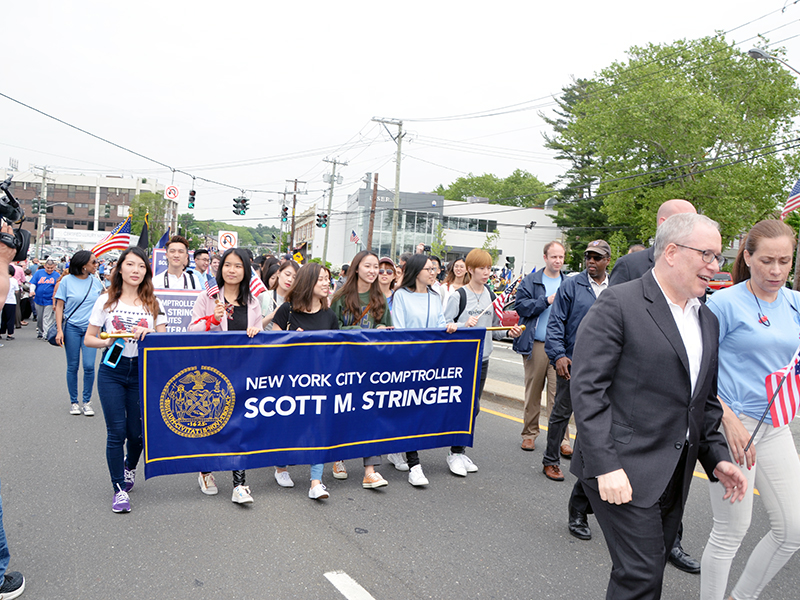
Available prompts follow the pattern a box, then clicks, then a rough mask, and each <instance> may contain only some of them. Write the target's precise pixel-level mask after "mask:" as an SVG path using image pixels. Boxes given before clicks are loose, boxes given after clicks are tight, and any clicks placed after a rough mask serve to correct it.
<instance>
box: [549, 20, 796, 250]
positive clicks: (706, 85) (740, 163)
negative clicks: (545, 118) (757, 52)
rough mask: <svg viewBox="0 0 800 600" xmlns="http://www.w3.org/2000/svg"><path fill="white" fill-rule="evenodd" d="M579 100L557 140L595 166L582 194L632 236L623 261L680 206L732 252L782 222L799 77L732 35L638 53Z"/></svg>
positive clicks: (583, 90) (584, 88)
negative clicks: (700, 217) (662, 209)
mask: <svg viewBox="0 0 800 600" xmlns="http://www.w3.org/2000/svg"><path fill="white" fill-rule="evenodd" d="M771 52H775V50H771ZM778 52H779V51H778ZM579 92H580V93H577V94H576V97H575V98H573V99H572V103H571V104H570V106H569V116H570V118H569V119H566V120H565V121H564V123H563V124H562V125H563V126H562V127H561V129H560V130H557V129H556V130H555V135H554V136H553V138H552V140H551V141H553V142H556V143H561V144H563V146H564V147H569V148H573V149H579V150H580V151H581V153H582V154H583V155H584V156H585V157H589V159H590V163H589V164H588V165H586V166H585V168H583V169H582V170H581V175H582V176H584V177H585V178H586V182H584V183H581V182H579V181H576V182H574V183H575V184H576V185H578V186H581V187H580V192H581V193H583V195H584V198H588V197H594V198H595V199H596V200H600V204H599V205H594V206H591V207H590V208H589V210H591V211H595V212H597V211H599V212H601V213H602V215H605V217H607V219H608V224H609V225H610V226H614V227H617V228H618V229H616V231H617V232H622V233H623V234H624V235H619V236H615V243H616V245H618V246H620V248H615V251H617V250H622V248H621V247H622V246H624V245H625V244H624V243H623V242H622V240H623V239H624V240H625V241H626V242H632V241H637V240H649V239H650V238H651V237H653V235H654V233H655V227H656V211H657V210H658V207H659V205H660V204H661V203H662V202H664V201H665V200H669V199H671V198H684V199H686V200H689V201H690V202H692V203H693V204H694V205H695V206H696V207H697V209H698V211H699V212H701V213H704V214H706V215H707V216H709V217H711V218H712V219H715V220H716V221H718V222H719V223H720V227H721V230H722V235H723V240H725V241H729V240H731V239H732V238H733V237H735V236H736V235H738V234H739V233H740V232H741V231H743V230H746V229H748V228H749V227H750V226H751V225H752V224H753V223H755V222H756V221H758V220H760V219H762V218H764V217H766V216H769V215H772V214H773V213H774V211H775V208H776V206H777V205H778V204H780V203H782V202H783V201H784V200H785V197H786V190H788V189H789V187H790V186H791V184H792V183H793V181H794V179H795V178H796V177H797V174H796V171H797V169H798V167H799V166H800V155H795V154H781V153H780V150H781V148H782V146H781V145H779V144H780V143H782V142H786V141H787V140H790V139H794V137H795V135H794V134H793V132H792V119H793V118H794V117H795V116H797V114H798V112H799V111H800V92H798V89H797V87H796V85H795V81H794V77H793V76H792V75H791V74H789V73H788V72H787V71H786V70H785V69H783V68H782V67H781V66H780V65H779V64H777V63H776V62H774V61H755V60H752V59H751V58H749V57H748V56H747V55H746V54H744V53H743V52H741V51H740V50H738V49H737V48H735V47H733V46H731V45H729V44H728V43H727V42H726V41H725V40H724V38H723V37H722V36H714V37H707V38H701V39H698V40H693V41H685V40H681V41H677V42H675V43H673V44H670V45H655V44H650V45H647V46H645V47H633V48H631V49H630V50H629V51H628V60H627V61H622V62H615V63H614V64H612V65H611V66H609V67H608V68H606V69H603V70H602V71H601V72H600V73H599V74H598V75H597V76H596V77H594V78H593V79H592V80H589V81H584V82H581V87H580V90H579ZM562 100H563V98H562ZM765 147H766V148H765ZM761 148H764V149H763V150H760V149H761ZM776 151H777V152H776ZM792 171H794V173H792ZM572 193H573V194H574V193H576V191H575V190H573V192H572ZM584 212H586V211H584ZM564 214H567V211H566V210H564ZM583 216H584V217H585V216H587V215H586V214H584V215H583ZM601 220H602V217H598V219H597V221H598V222H599V221H601ZM611 231H614V230H611ZM582 237H583V238H584V239H591V238H594V237H600V236H599V235H592V236H582Z"/></svg>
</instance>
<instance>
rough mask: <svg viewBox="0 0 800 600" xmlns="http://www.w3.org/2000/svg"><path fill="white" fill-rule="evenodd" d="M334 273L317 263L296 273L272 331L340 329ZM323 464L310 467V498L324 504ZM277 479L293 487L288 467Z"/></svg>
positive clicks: (282, 484) (306, 265) (279, 469)
mask: <svg viewBox="0 0 800 600" xmlns="http://www.w3.org/2000/svg"><path fill="white" fill-rule="evenodd" d="M330 288H331V272H330V271H329V270H328V269H326V268H325V267H323V266H322V265H320V264H318V263H307V264H305V265H303V266H302V267H301V268H300V270H299V271H298V272H297V277H296V278H295V280H294V285H293V286H292V288H291V289H290V290H289V293H288V294H287V295H286V302H285V303H284V304H282V305H281V306H279V307H278V310H277V312H276V313H275V318H274V320H273V321H272V330H273V331H320V330H325V329H339V322H338V320H337V319H336V315H335V314H334V312H333V311H332V310H331V309H330V308H328V293H329V292H330ZM324 468H325V465H324V464H323V463H317V464H313V465H311V487H310V488H309V490H308V497H309V498H311V499H312V500H322V499H324V498H327V497H328V496H329V494H328V489H327V488H326V487H325V485H324V484H323V483H322V472H323V470H324ZM275 479H276V480H277V482H278V485H280V486H281V487H293V486H294V482H292V479H291V477H289V472H288V471H287V470H286V467H285V466H283V467H276V468H275Z"/></svg>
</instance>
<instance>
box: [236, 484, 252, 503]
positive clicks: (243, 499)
mask: <svg viewBox="0 0 800 600" xmlns="http://www.w3.org/2000/svg"><path fill="white" fill-rule="evenodd" d="M231 501H232V502H235V503H236V504H252V502H253V497H252V496H251V495H250V488H249V487H248V486H246V485H237V486H236V487H235V488H233V496H231Z"/></svg>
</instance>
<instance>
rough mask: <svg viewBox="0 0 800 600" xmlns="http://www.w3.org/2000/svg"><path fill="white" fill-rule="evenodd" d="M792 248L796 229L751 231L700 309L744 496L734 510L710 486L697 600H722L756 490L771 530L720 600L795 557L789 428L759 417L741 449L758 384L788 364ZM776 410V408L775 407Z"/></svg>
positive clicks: (758, 409)
mask: <svg viewBox="0 0 800 600" xmlns="http://www.w3.org/2000/svg"><path fill="white" fill-rule="evenodd" d="M794 247H795V235H794V230H793V229H792V228H791V227H789V226H788V225H786V224H785V223H783V222H781V221H777V220H766V221H761V222H759V223H756V224H755V225H754V226H753V228H752V229H751V230H750V231H749V232H748V234H747V237H746V238H745V240H744V242H743V243H742V244H741V245H740V246H739V254H738V255H737V257H736V261H735V262H734V264H733V270H732V275H733V281H734V284H735V285H733V286H731V287H729V288H727V289H724V290H721V291H719V292H716V293H715V294H713V295H712V296H711V297H710V298H709V300H708V307H709V308H710V309H711V310H712V312H713V313H714V314H715V315H716V316H717V319H718V320H719V390H718V395H719V399H720V403H721V404H722V410H723V414H722V429H723V433H724V434H725V440H726V441H727V442H728V447H729V449H730V453H731V462H734V463H736V464H737V465H738V466H739V468H740V469H741V471H742V474H743V475H744V476H745V477H746V478H747V493H746V494H745V497H744V499H743V500H742V501H741V502H734V503H731V502H727V501H726V500H725V498H724V497H723V496H724V495H725V493H724V491H723V486H722V484H720V483H718V482H717V483H712V482H709V486H708V487H709V493H710V496H711V508H712V510H713V513H714V524H713V527H712V529H711V535H710V536H709V538H708V543H707V544H706V549H705V551H704V552H703V560H702V563H701V565H702V571H701V577H700V597H701V598H702V599H703V600H722V598H724V597H725V592H726V588H727V584H728V575H729V573H730V568H731V563H732V562H733V559H734V557H735V556H736V553H737V551H738V550H739V547H740V545H741V543H742V540H743V539H744V536H745V534H746V533H747V530H748V528H749V526H750V521H751V519H752V514H753V500H754V498H753V492H752V490H753V489H754V488H757V489H758V493H759V498H760V502H759V505H760V506H763V508H764V509H765V510H766V512H767V515H768V516H769V526H770V529H769V531H768V532H767V534H766V535H765V536H764V537H763V538H762V539H761V541H760V542H759V543H758V544H757V545H756V547H755V548H754V549H753V552H752V553H751V554H750V558H749V559H748V560H747V564H746V565H745V567H744V570H743V571H742V573H741V575H740V576H739V579H738V581H737V582H736V585H735V586H734V588H733V590H732V591H731V592H730V595H729V596H728V597H729V598H734V599H735V600H744V599H746V598H758V597H759V596H760V595H761V592H762V591H763V590H764V588H765V587H766V586H767V584H768V583H769V582H770V580H771V579H772V578H773V577H774V576H775V575H776V574H777V573H778V571H779V570H780V569H781V568H782V567H783V566H784V565H785V564H786V562H787V561H788V560H789V559H790V558H791V557H792V555H793V554H794V553H795V552H796V551H797V550H798V548H800V504H798V501H797V498H798V496H799V495H800V459H798V456H797V448H796V446H795V443H794V439H793V437H792V432H791V431H790V429H789V425H788V423H786V422H781V421H780V417H781V416H782V414H783V413H782V411H776V412H775V413H770V414H768V415H767V417H766V419H765V421H764V423H763V424H762V426H761V428H760V429H759V430H758V433H757V434H756V435H755V438H754V439H753V443H752V445H751V446H750V448H749V449H748V450H747V452H745V450H744V449H745V447H746V446H747V444H748V441H749V440H750V437H751V436H752V435H753V432H754V430H755V427H756V425H757V424H758V421H759V419H760V418H761V416H762V415H763V414H764V412H765V410H766V408H767V403H768V401H769V399H770V396H771V394H768V392H767V390H766V388H765V381H767V380H768V378H769V379H773V378H771V377H769V376H770V374H772V373H776V372H779V371H781V370H782V369H783V368H784V367H786V365H787V364H790V362H791V360H792V357H793V354H794V352H795V349H796V348H797V344H798V337H800V312H798V311H800V293H797V292H795V291H792V290H790V289H788V288H786V287H785V285H786V280H787V278H788V277H789V273H790V271H791V270H792V258H793V257H794ZM720 266H721V265H720ZM794 378H795V375H794V369H791V370H790V372H789V375H788V377H787V379H786V381H785V382H784V383H783V385H784V387H787V388H788V386H790V385H792V386H794V382H793V381H792V382H790V380H792V379H794ZM774 379H777V378H774ZM767 387H769V384H767ZM780 404H781V403H780V399H776V407H777V406H780ZM775 417H778V420H777V421H776V420H775ZM787 420H791V417H789V418H788V419H787ZM756 457H757V458H758V460H756Z"/></svg>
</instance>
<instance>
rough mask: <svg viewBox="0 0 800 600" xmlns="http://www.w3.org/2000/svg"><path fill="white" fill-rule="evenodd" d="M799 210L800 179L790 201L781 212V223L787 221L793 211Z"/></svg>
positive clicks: (795, 185) (790, 195)
mask: <svg viewBox="0 0 800 600" xmlns="http://www.w3.org/2000/svg"><path fill="white" fill-rule="evenodd" d="M797 208H800V179H798V180H797V183H795V184H794V187H793V188H792V191H791V193H790V194H789V199H788V200H787V201H786V204H784V206H783V210H782V211H781V221H783V220H785V219H786V217H787V216H788V214H789V213H790V212H792V211H793V210H797Z"/></svg>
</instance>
